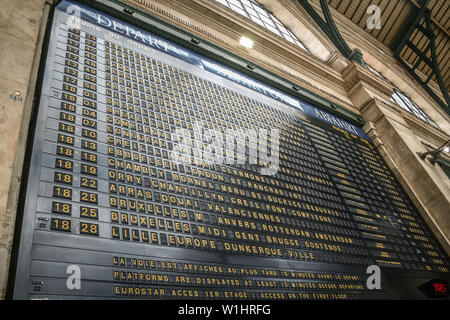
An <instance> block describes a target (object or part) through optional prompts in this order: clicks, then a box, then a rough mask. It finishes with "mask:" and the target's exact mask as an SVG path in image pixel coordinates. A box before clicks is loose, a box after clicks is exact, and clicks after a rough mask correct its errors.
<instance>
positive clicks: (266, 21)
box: [216, 0, 307, 51]
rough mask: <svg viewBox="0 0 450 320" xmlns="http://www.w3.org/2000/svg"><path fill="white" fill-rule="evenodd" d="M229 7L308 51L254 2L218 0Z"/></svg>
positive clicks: (272, 16)
mask: <svg viewBox="0 0 450 320" xmlns="http://www.w3.org/2000/svg"><path fill="white" fill-rule="evenodd" d="M216 1H217V2H220V3H221V4H223V5H225V6H227V7H228V8H230V9H231V10H233V11H235V12H237V13H239V14H240V15H243V16H245V17H247V18H249V19H251V20H252V21H254V22H256V23H257V24H259V25H260V26H262V27H264V28H266V29H267V30H269V31H271V32H273V33H275V34H276V35H279V36H280V37H283V38H284V39H286V40H287V41H289V42H291V43H293V44H295V45H297V46H298V47H299V48H301V49H302V50H305V51H307V49H306V47H305V46H304V45H303V44H302V43H301V42H300V40H298V39H297V37H296V36H295V35H294V34H293V33H292V32H291V31H290V30H289V29H287V28H286V27H285V26H284V25H283V24H282V23H281V22H280V21H279V20H278V19H277V18H275V17H274V15H273V14H271V13H270V12H269V11H267V10H266V9H264V7H262V6H261V5H260V4H258V3H257V2H256V1H254V0H216Z"/></svg>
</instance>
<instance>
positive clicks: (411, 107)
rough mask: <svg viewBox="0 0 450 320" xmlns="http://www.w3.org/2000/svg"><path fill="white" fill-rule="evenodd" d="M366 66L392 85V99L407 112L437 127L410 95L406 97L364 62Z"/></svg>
mask: <svg viewBox="0 0 450 320" xmlns="http://www.w3.org/2000/svg"><path fill="white" fill-rule="evenodd" d="M366 67H367V69H368V70H370V71H371V72H372V73H374V74H376V75H377V76H379V77H380V78H382V79H384V80H386V81H387V82H389V83H390V84H391V85H392V87H393V89H394V94H393V95H392V97H391V100H392V101H394V102H396V103H397V104H398V105H399V106H400V107H402V108H403V109H405V110H406V111H408V112H409V113H412V114H413V115H415V116H416V117H417V118H419V119H422V120H423V121H425V122H428V123H429V124H431V125H432V126H433V127H435V128H438V129H439V127H438V125H437V124H436V123H435V122H434V121H433V120H431V118H430V117H429V116H428V115H427V114H426V113H425V112H423V110H422V109H420V107H419V106H418V105H417V104H415V103H414V101H412V100H411V98H410V97H408V96H407V95H406V94H405V93H404V92H402V91H401V90H400V89H399V88H397V87H396V86H394V85H393V84H392V82H390V81H389V80H388V79H386V77H384V76H383V75H382V74H381V73H379V72H378V71H377V70H375V69H374V68H372V67H371V66H369V65H368V64H366Z"/></svg>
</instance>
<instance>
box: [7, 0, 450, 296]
mask: <svg viewBox="0 0 450 320" xmlns="http://www.w3.org/2000/svg"><path fill="white" fill-rule="evenodd" d="M66 12H70V13H74V12H75V13H78V14H79V16H80V17H81V22H80V23H79V25H76V24H75V25H74V24H73V19H71V16H69V15H68V14H67V13H66ZM75 22H76V21H75ZM230 137H231V138H230ZM230 146H231V148H230ZM20 241H21V242H20V248H19V258H18V267H17V275H16V280H15V287H14V297H15V298H22V299H25V298H77V297H89V298H118V299H121V298H149V299H160V298H163V299H175V298H189V299H211V298H220V299H354V298H357V299H358V298H361V299H362V298H389V297H391V296H392V292H391V290H390V287H389V284H388V283H387V282H386V280H385V278H384V277H383V276H382V278H381V289H375V290H371V289H370V288H368V287H367V278H368V277H369V274H367V273H366V270H367V268H368V267H369V266H371V265H379V266H381V267H386V268H396V269H399V270H404V272H405V274H406V275H407V274H408V273H409V272H412V271H414V272H417V271H424V272H426V271H430V272H434V273H439V274H440V275H443V277H444V278H445V276H446V275H448V261H447V257H446V256H445V254H444V253H443V252H442V250H441V249H440V247H439V245H438V243H437V241H436V240H435V238H434V237H433V236H432V235H431V233H430V231H429V230H428V228H427V227H426V226H425V224H424V222H423V220H422V219H421V218H420V216H419V214H418V213H417V211H416V209H415V208H414V206H413V204H412V203H411V201H410V200H409V199H408V198H407V196H406V195H405V193H404V192H403V190H402V189H401V188H400V185H399V184H398V182H397V181H396V180H395V178H394V176H393V175H392V173H391V172H390V171H389V169H388V168H387V166H386V164H385V163H384V162H383V160H382V158H381V157H380V155H379V154H378V153H377V151H376V149H375V147H374V146H373V144H372V143H371V142H370V141H369V139H368V137H367V136H366V135H365V134H364V132H363V131H362V129H361V128H359V127H356V126H354V125H352V124H350V123H348V122H346V121H344V120H342V119H339V118H338V117H336V116H333V115H330V114H328V113H326V112H324V111H322V110H319V109H317V108H315V107H314V106H312V105H309V104H307V103H305V102H303V101H300V100H298V99H296V98H294V97H291V96H289V95H288V94H286V93H283V92H280V91H278V90H276V89H274V88H272V87H270V86H268V85H266V84H264V83H261V82H258V81H256V80H254V79H251V78H249V77H248V76H245V75H242V74H240V73H238V72H236V71H234V70H232V69H229V68H227V67H225V66H222V65H220V64H218V63H217V62H214V61H212V60H209V59H206V58H204V57H201V56H199V55H197V54H195V53H193V52H191V51H189V50H187V49H185V48H182V47H180V46H177V45H175V44H173V43H170V42H168V41H166V40H164V39H161V38H159V37H157V36H155V35H152V34H151V33H149V32H147V31H144V30H141V29H139V28H136V27H133V26H131V25H128V24H126V23H124V22H121V21H119V20H117V19H115V18H113V17H111V16H108V15H106V14H103V13H100V12H97V11H95V10H92V9H89V8H87V7H84V6H81V5H78V4H76V3H72V2H68V1H63V2H61V3H60V4H59V5H58V6H57V8H56V11H55V17H54V22H53V26H52V30H51V37H50V45H49V50H48V57H47V62H46V67H45V74H44V85H43V89H42V94H41V98H40V106H39V114H38V120H37V126H36V134H35V141H34V145H33V150H32V160H31V169H30V178H29V181H28V186H27V198H26V205H25V212H24V219H23V225H22V234H21V240H20Z"/></svg>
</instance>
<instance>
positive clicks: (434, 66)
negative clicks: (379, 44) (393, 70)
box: [390, 0, 450, 115]
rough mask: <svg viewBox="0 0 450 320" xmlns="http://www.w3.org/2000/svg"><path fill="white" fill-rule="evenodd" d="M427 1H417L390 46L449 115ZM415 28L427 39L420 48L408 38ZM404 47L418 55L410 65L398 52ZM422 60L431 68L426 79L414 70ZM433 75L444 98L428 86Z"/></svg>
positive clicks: (446, 91) (448, 103) (449, 102)
mask: <svg viewBox="0 0 450 320" xmlns="http://www.w3.org/2000/svg"><path fill="white" fill-rule="evenodd" d="M428 3H429V0H422V1H420V3H419V5H420V6H416V7H414V9H413V10H412V12H411V14H410V15H409V17H408V18H407V19H406V21H405V23H404V25H403V27H402V29H401V30H400V32H399V33H398V34H397V36H396V38H395V39H394V41H393V42H392V44H391V46H390V48H391V50H392V51H393V53H394V56H395V57H396V58H397V60H398V61H399V62H400V63H401V64H402V65H403V67H404V68H405V69H406V70H408V72H409V73H410V74H411V75H412V76H413V77H414V79H416V81H417V82H419V83H420V85H421V86H422V87H423V88H424V89H425V90H426V91H427V92H428V94H429V95H430V96H431V97H432V98H433V99H434V100H435V101H436V102H437V103H438V104H439V105H440V106H441V108H442V109H444V111H445V112H446V113H447V114H448V115H450V97H449V94H448V90H447V88H446V87H445V84H444V80H443V79H442V76H441V72H440V70H439V65H438V60H437V55H436V44H435V38H436V36H435V34H434V32H433V29H432V28H431V12H430V10H429V9H428V8H427V5H428ZM421 21H424V22H425V27H424V26H422V25H421ZM415 30H418V31H419V32H421V33H422V34H423V35H424V37H426V39H428V41H429V43H428V45H427V46H425V47H424V48H422V49H421V48H419V47H417V46H416V45H415V44H414V43H412V42H411V41H410V38H411V36H412V34H413V33H414V31H415ZM405 47H408V48H409V49H411V50H412V51H413V52H414V53H415V54H416V55H417V57H418V59H417V61H416V63H415V64H414V66H412V67H411V66H410V65H409V64H408V63H407V61H405V60H404V59H403V58H402V57H401V56H400V53H401V52H402V50H403V49H404V48H405ZM428 52H430V56H427V54H428ZM422 62H423V63H425V64H426V65H427V66H428V67H429V68H430V69H431V70H432V71H431V73H430V74H429V75H428V77H427V79H426V80H423V79H422V78H421V77H420V76H419V75H418V74H417V73H416V72H415V70H416V68H417V67H418V66H419V65H420V63H422ZM433 75H434V76H436V80H437V83H438V85H439V89H440V90H441V92H442V95H443V97H444V100H442V99H441V98H440V97H439V96H438V95H437V94H436V93H435V92H434V91H433V89H431V87H430V86H429V81H430V79H431V78H432V77H433Z"/></svg>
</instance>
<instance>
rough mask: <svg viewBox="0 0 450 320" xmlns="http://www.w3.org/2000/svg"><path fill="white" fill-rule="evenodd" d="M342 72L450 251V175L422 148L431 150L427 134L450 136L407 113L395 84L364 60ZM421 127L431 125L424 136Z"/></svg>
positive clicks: (373, 133)
mask: <svg viewBox="0 0 450 320" xmlns="http://www.w3.org/2000/svg"><path fill="white" fill-rule="evenodd" d="M342 75H343V77H344V79H345V81H346V84H347V90H348V94H349V97H350V99H351V100H352V102H353V103H354V104H355V106H357V107H358V108H359V109H360V111H361V115H362V117H363V118H364V120H365V121H366V122H367V123H366V125H365V126H364V130H365V131H366V133H367V134H368V136H369V137H370V138H371V139H372V141H373V142H374V144H375V146H376V147H377V148H378V150H379V152H380V153H381V155H382V156H383V158H384V159H385V161H386V162H387V164H388V166H389V167H390V169H391V170H392V171H393V173H394V174H395V176H396V177H397V179H398V180H399V182H400V183H401V185H402V187H403V188H404V189H405V191H406V192H407V194H408V195H409V197H410V198H411V200H412V201H413V203H414V205H415V206H416V207H417V209H418V210H419V212H420V214H421V215H422V216H423V218H424V219H425V221H426V222H427V223H428V225H429V226H430V228H431V230H432V231H433V232H434V234H435V235H436V237H437V239H438V240H439V242H440V243H441V245H442V246H443V247H444V249H445V250H446V252H447V254H450V216H449V210H450V180H449V179H448V177H447V176H446V174H445V173H444V172H443V171H442V169H441V168H440V167H439V166H438V165H437V164H436V165H433V164H431V163H430V162H429V161H428V160H422V159H421V158H420V157H419V156H418V152H425V151H427V150H426V149H425V146H424V144H423V143H422V141H423V140H426V138H427V135H429V140H430V141H436V140H440V141H441V144H442V143H444V142H445V141H446V140H448V139H449V136H448V135H446V134H445V133H443V132H440V131H439V130H437V129H435V128H433V127H431V126H430V125H428V124H423V123H422V121H421V120H420V119H416V118H414V117H411V116H410V115H409V114H407V112H406V111H404V110H403V109H401V108H399V107H398V106H397V105H395V104H394V103H393V102H391V101H389V98H390V96H391V94H392V88H391V86H390V85H389V84H388V83H387V82H385V81H383V80H382V79H380V78H378V77H377V76H376V75H373V74H372V73H371V72H370V71H368V70H366V69H365V68H363V67H361V66H360V65H359V64H357V63H355V62H353V63H351V64H350V65H349V66H348V67H347V68H346V69H345V70H344V71H343V72H342ZM414 122H420V123H418V124H417V127H419V126H421V127H423V126H426V130H421V132H420V136H419V134H416V132H417V131H416V130H415V129H416V128H415V127H414V125H413V123H414Z"/></svg>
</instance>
